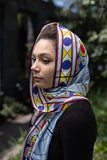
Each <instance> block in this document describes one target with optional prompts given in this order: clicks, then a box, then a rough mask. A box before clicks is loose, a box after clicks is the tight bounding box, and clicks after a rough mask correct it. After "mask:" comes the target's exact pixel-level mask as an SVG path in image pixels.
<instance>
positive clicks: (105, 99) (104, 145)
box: [88, 88, 107, 160]
mask: <svg viewBox="0 0 107 160" xmlns="http://www.w3.org/2000/svg"><path fill="white" fill-rule="evenodd" d="M104 91H105V92H104ZM88 97H89V99H90V101H91V104H92V108H93V110H94V113H95V117H96V121H97V128H98V129H97V140H96V143H95V146H94V158H93V160H105V159H107V91H106V90H105V89H101V88H98V89H97V90H93V91H92V92H90V93H89V95H88Z"/></svg>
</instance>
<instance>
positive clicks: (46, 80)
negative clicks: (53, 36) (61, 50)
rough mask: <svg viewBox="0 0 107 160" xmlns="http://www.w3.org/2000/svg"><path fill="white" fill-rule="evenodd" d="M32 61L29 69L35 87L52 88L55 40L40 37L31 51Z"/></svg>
mask: <svg viewBox="0 0 107 160" xmlns="http://www.w3.org/2000/svg"><path fill="white" fill-rule="evenodd" d="M33 61H34V62H33V64H32V66H31V70H32V71H33V77H34V78H35V80H36V85H37V87H39V88H42V89H49V88H52V86H53V77H54V70H55V42H54V41H53V40H49V39H40V40H39V41H38V42H37V44H36V46H35V48H34V51H33Z"/></svg>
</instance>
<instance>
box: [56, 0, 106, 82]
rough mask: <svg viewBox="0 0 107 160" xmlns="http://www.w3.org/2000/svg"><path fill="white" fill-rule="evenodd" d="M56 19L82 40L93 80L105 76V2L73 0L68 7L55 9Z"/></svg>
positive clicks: (98, 0)
mask: <svg viewBox="0 0 107 160" xmlns="http://www.w3.org/2000/svg"><path fill="white" fill-rule="evenodd" d="M56 15H57V17H58V21H59V22H60V23H61V24H63V25H65V26H66V27H68V28H69V29H70V30H72V31H73V32H75V33H76V34H77V35H78V36H79V37H80V38H81V39H82V40H83V42H84V44H85V46H86V48H87V51H88V54H89V56H90V63H91V65H92V64H93V66H94V68H95V70H98V67H99V65H100V66H101V65H102V66H103V69H102V70H101V71H100V72H99V71H98V72H96V74H94V77H93V78H94V80H96V79H97V78H98V77H99V78H107V74H106V67H105V64H106V63H107V18H106V17H107V3H106V1H105V0H81V1H78V0H75V1H72V4H71V6H70V7H69V8H58V9H57V10H56Z"/></svg>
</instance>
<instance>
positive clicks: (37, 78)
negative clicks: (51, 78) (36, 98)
mask: <svg viewBox="0 0 107 160" xmlns="http://www.w3.org/2000/svg"><path fill="white" fill-rule="evenodd" d="M33 77H34V78H35V80H36V82H39V81H40V80H42V78H41V77H37V76H35V75H34V76H33Z"/></svg>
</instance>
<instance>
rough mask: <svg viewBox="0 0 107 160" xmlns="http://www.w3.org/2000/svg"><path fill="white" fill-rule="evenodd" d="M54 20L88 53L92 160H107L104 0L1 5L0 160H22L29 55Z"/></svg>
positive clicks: (15, 0)
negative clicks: (94, 138)
mask: <svg viewBox="0 0 107 160" xmlns="http://www.w3.org/2000/svg"><path fill="white" fill-rule="evenodd" d="M52 21H56V22H59V23H60V24H62V25H64V26H65V27H67V28H69V29H70V30H71V31H73V32H74V33H76V34H77V35H78V36H79V37H80V38H81V39H82V41H83V42H84V44H85V46H86V49H87V52H88V54H89V58H90V62H89V69H90V75H91V82H90V87H89V93H88V98H89V99H90V102H91V104H92V108H93V110H94V113H95V116H96V120H97V126H98V134H97V141H96V143H95V147H94V158H93V159H94V160H105V159H107V0H31V1H29V0H0V159H1V160H6V159H11V160H13V159H14V160H15V159H17V160H18V159H20V150H21V147H22V144H23V142H24V138H25V136H26V134H27V131H28V127H29V120H30V117H31V113H32V111H33V108H32V105H31V102H30V96H29V73H30V54H31V50H32V46H33V43H34V41H35V39H36V37H37V35H38V33H39V31H40V29H41V27H42V26H43V25H44V24H46V23H48V22H52Z"/></svg>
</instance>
